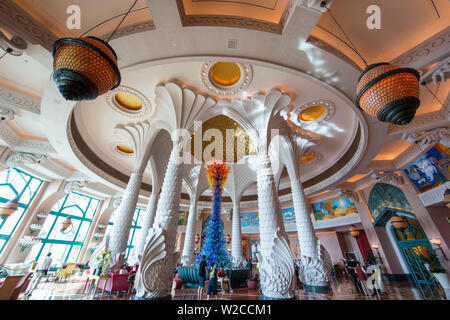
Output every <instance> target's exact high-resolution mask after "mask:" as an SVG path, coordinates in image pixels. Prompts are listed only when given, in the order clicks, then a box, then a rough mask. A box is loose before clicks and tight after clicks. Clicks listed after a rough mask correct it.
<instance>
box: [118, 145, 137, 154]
mask: <svg viewBox="0 0 450 320" xmlns="http://www.w3.org/2000/svg"><path fill="white" fill-rule="evenodd" d="M116 149H117V150H118V151H120V152H122V153H125V154H132V153H134V150H133V148H130V147H128V146H124V145H118V146H116Z"/></svg>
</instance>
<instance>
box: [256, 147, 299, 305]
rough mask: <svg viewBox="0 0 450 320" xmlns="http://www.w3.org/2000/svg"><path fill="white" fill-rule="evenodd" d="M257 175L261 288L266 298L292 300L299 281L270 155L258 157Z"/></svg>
mask: <svg viewBox="0 0 450 320" xmlns="http://www.w3.org/2000/svg"><path fill="white" fill-rule="evenodd" d="M256 175H257V188H258V207H259V225H260V227H259V228H260V239H261V252H260V254H259V256H260V259H259V260H260V277H261V280H260V281H261V289H262V292H263V295H264V296H266V297H270V298H275V299H291V298H292V297H293V290H294V287H295V282H296V280H295V270H294V258H293V256H292V252H291V249H290V247H289V240H288V238H287V235H286V232H285V230H284V224H283V220H282V218H281V209H280V203H279V200H278V197H277V194H276V190H275V181H274V177H273V172H272V166H271V164H270V159H269V157H268V156H267V155H260V156H258V159H257V172H256Z"/></svg>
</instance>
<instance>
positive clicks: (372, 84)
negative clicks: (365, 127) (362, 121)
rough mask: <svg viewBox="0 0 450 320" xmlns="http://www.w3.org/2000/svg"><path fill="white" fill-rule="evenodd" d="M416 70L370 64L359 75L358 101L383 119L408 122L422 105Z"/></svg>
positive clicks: (357, 104)
mask: <svg viewBox="0 0 450 320" xmlns="http://www.w3.org/2000/svg"><path fill="white" fill-rule="evenodd" d="M419 78H420V74H419V72H418V71H417V70H415V69H411V68H400V67H398V66H394V65H391V64H389V63H385V62H383V63H376V64H372V65H370V66H367V67H366V68H365V69H364V71H363V72H362V74H361V75H360V76H359V79H358V87H357V89H356V92H357V94H356V99H355V105H356V106H357V107H359V108H361V109H362V110H364V111H365V112H366V113H367V114H369V115H371V116H373V117H376V118H378V120H380V121H383V122H390V123H393V124H399V125H405V124H408V123H410V122H411V120H412V119H413V118H414V116H415V114H416V110H417V108H419V105H420V100H419V92H420V90H419Z"/></svg>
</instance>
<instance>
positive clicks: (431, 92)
mask: <svg viewBox="0 0 450 320" xmlns="http://www.w3.org/2000/svg"><path fill="white" fill-rule="evenodd" d="M424 87H425V88H426V89H427V90H428V92H429V93H430V94H431V95H432V96H433V97H434V98H435V99H436V100H437V101H438V102H439V103H440V104H441V106H444V104H443V103H442V102H441V100H439V98H438V97H437V96H436V94H434V93H433V91H431V90H430V88H428V86H427V85H424ZM438 89H439V87H438ZM436 93H437V90H436Z"/></svg>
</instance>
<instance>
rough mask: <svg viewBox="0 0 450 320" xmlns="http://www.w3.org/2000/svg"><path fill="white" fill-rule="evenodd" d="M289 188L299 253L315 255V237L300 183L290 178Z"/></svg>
mask: <svg viewBox="0 0 450 320" xmlns="http://www.w3.org/2000/svg"><path fill="white" fill-rule="evenodd" d="M291 190H292V202H293V203H294V211H295V222H296V224H297V233H298V242H299V248H300V254H301V255H302V256H308V257H316V255H317V253H316V241H317V239H316V236H315V234H314V227H313V224H312V221H311V216H310V213H309V207H308V202H307V200H306V197H305V192H304V190H303V185H302V183H301V182H300V181H299V180H291Z"/></svg>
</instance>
